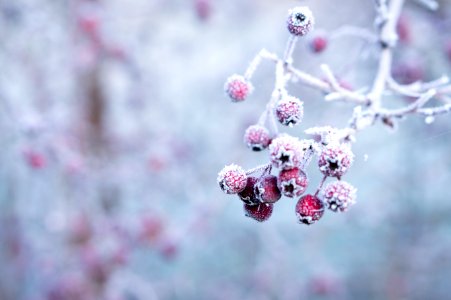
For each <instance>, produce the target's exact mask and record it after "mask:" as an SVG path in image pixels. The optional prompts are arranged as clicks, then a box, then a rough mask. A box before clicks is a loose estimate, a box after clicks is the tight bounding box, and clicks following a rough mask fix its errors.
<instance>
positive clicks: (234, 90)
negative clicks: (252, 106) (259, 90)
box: [224, 74, 254, 102]
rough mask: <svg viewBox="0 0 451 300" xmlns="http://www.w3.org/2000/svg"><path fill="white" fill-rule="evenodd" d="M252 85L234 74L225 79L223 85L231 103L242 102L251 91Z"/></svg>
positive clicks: (242, 77)
mask: <svg viewBox="0 0 451 300" xmlns="http://www.w3.org/2000/svg"><path fill="white" fill-rule="evenodd" d="M253 89H254V88H253V86H252V84H251V83H250V82H249V81H248V80H247V79H246V78H244V76H241V75H237V74H234V75H232V76H230V77H229V78H227V81H226V83H225V85H224V90H225V92H226V94H227V95H228V96H229V97H230V99H231V100H232V102H241V101H244V100H245V99H246V98H247V97H248V96H249V94H251V93H252V90H253Z"/></svg>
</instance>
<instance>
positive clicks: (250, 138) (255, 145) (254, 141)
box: [244, 125, 271, 151]
mask: <svg viewBox="0 0 451 300" xmlns="http://www.w3.org/2000/svg"><path fill="white" fill-rule="evenodd" d="M244 142H245V143H246V145H247V146H248V147H249V148H251V149H252V150H254V151H261V150H263V149H265V148H267V147H268V145H269V143H270V142H271V138H270V136H269V131H268V129H266V128H265V127H263V126H260V125H252V126H249V127H248V128H247V129H246V132H245V133H244Z"/></svg>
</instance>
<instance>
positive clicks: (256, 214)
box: [244, 203, 273, 222]
mask: <svg viewBox="0 0 451 300" xmlns="http://www.w3.org/2000/svg"><path fill="white" fill-rule="evenodd" d="M244 211H245V215H246V217H249V218H252V219H254V220H256V221H258V222H264V221H266V220H268V219H269V218H270V217H271V215H272V211H273V205H272V204H271V203H260V204H258V205H248V204H244Z"/></svg>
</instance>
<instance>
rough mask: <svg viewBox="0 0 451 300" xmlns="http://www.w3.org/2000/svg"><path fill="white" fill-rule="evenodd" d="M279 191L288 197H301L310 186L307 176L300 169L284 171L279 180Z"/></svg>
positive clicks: (281, 172)
mask: <svg viewBox="0 0 451 300" xmlns="http://www.w3.org/2000/svg"><path fill="white" fill-rule="evenodd" d="M277 183H278V185H279V189H280V190H281V191H282V194H283V195H284V196H286V197H295V196H296V197H299V196H301V195H302V194H303V193H304V192H305V190H306V189H307V186H308V178H307V175H306V174H305V173H304V172H303V171H302V170H300V169H298V168H295V169H291V170H282V171H280V173H279V177H278V179H277Z"/></svg>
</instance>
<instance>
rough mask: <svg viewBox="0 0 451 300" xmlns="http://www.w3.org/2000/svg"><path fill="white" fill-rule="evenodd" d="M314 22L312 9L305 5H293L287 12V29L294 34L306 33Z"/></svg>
mask: <svg viewBox="0 0 451 300" xmlns="http://www.w3.org/2000/svg"><path fill="white" fill-rule="evenodd" d="M314 23H315V19H314V18H313V14H312V11H311V10H310V9H309V8H308V7H305V6H299V7H295V8H293V9H290V10H289V12H288V20H287V28H288V31H289V32H290V33H291V34H293V35H296V36H303V35H306V34H307V33H308V32H309V31H310V30H311V29H312V28H313V25H314Z"/></svg>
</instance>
